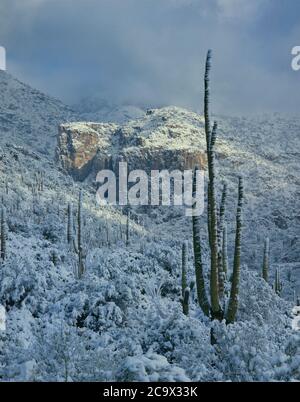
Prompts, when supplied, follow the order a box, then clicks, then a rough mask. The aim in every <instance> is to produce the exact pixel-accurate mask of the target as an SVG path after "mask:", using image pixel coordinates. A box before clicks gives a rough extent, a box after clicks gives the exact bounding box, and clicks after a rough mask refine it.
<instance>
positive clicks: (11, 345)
mask: <svg viewBox="0 0 300 402" xmlns="http://www.w3.org/2000/svg"><path fill="white" fill-rule="evenodd" d="M1 86H3V88H6V89H5V90H4V89H3V90H1V95H0V96H1V103H0V113H1V116H6V117H5V118H4V117H3V120H1V121H2V123H1V126H0V133H1V143H0V172H1V176H0V191H1V194H2V198H1V207H2V208H3V207H4V208H5V211H6V219H5V223H6V225H4V226H5V228H6V230H4V232H6V233H7V235H6V236H5V239H6V258H5V261H4V262H3V261H2V262H1V265H0V304H2V305H3V306H4V307H5V309H6V318H7V320H6V330H5V331H1V330H0V380H2V381H15V380H22V381H24V380H25V381H26V380H39V381H47V380H48V381H49V380H50V381H76V380H78V381H89V380H95V381H100V380H102V381H105V380H108V381H114V380H119V381H131V380H136V381H164V380H167V381H187V380H195V381H204V380H210V381H219V380H229V381H230V380H236V381H241V380H245V381H262V380H266V381H271V380H279V381H291V380H300V377H299V375H300V374H299V364H300V349H299V348H300V338H299V332H297V331H295V330H293V329H292V314H291V311H292V307H293V303H291V300H292V299H291V295H292V290H293V289H294V288H295V281H296V277H295V275H296V272H299V269H298V268H297V267H299V260H300V259H299V254H298V250H299V248H298V247H297V242H298V241H299V240H298V239H299V237H298V236H299V230H298V228H297V202H298V199H297V194H299V188H298V186H299V176H298V173H297V171H296V168H297V163H298V155H297V154H296V152H295V150H297V149H299V148H297V146H298V143H297V137H296V136H295V133H297V131H298V127H300V125H299V124H298V122H297V121H296V120H295V121H290V120H285V119H282V118H279V117H275V118H273V119H267V118H266V119H262V120H261V119H260V120H259V119H258V120H253V121H252V120H251V121H250V120H244V119H228V118H227V119H226V118H219V119H218V120H219V123H220V139H219V142H218V155H217V160H218V165H217V169H218V171H219V172H220V174H221V176H222V177H221V178H222V179H223V178H224V179H225V178H226V180H228V183H229V190H230V192H229V194H230V196H229V202H228V208H227V210H228V214H227V216H226V220H227V221H228V228H229V244H230V247H229V257H230V265H232V264H231V262H232V253H233V248H232V237H233V234H234V222H233V217H234V212H233V211H234V210H235V207H236V178H237V175H238V174H239V173H240V172H241V171H242V173H243V174H244V176H245V192H246V201H247V202H246V205H245V208H244V214H245V227H244V231H243V243H242V250H243V266H242V274H241V289H240V305H239V312H238V317H237V322H236V323H235V324H234V325H227V326H226V325H225V324H224V323H219V322H211V321H209V320H208V319H207V318H206V317H204V315H203V314H202V312H201V310H200V308H199V306H198V303H197V300H196V295H195V292H194V291H192V296H191V302H190V315H189V316H188V317H187V316H185V315H184V314H183V312H182V306H181V302H180V296H181V247H182V242H183V241H184V240H187V241H188V245H189V247H188V249H189V251H188V269H187V273H188V280H189V281H192V280H193V279H194V266H193V256H192V239H191V222H190V220H189V218H186V217H185V216H184V213H183V211H182V209H180V208H178V209H175V208H155V209H151V210H149V209H147V208H138V209H132V211H131V218H130V220H129V237H127V233H128V230H127V217H126V215H125V213H126V210H122V209H121V208H113V207H101V208H100V207H99V206H98V205H97V204H96V200H95V191H94V188H93V187H92V186H90V184H89V182H82V183H77V182H74V180H73V179H72V177H71V176H69V175H67V174H66V173H65V172H64V171H62V170H61V169H60V167H59V166H57V165H56V163H55V162H54V161H53V160H51V158H49V154H48V153H47V155H44V153H45V150H46V149H48V148H49V149H54V148H53V147H54V145H55V144H54V142H53V139H52V134H51V136H49V133H50V132H51V133H53V134H55V135H56V133H57V125H58V124H60V123H65V122H66V119H67V120H68V119H73V117H74V116H75V117H76V115H74V114H72V113H73V112H72V111H71V110H70V109H69V108H67V107H65V106H64V105H62V104H61V103H59V102H57V103H56V101H53V100H52V99H51V98H48V97H47V96H45V95H43V94H41V93H40V92H38V91H35V90H33V89H31V88H30V87H28V86H25V85H24V84H21V83H19V82H18V81H16V80H14V79H13V78H12V77H10V76H8V75H7V74H5V73H4V74H2V75H1ZM5 94H6V95H5ZM9 110H11V111H10V112H9ZM163 113H169V114H170V115H172V119H173V120H172V121H175V123H176V121H177V123H178V125H179V126H180V125H182V124H183V121H184V120H186V119H187V120H188V123H187V124H190V122H191V120H190V119H191V118H192V119H196V120H197V121H200V122H201V119H202V118H201V117H196V116H195V115H193V114H191V113H189V112H187V111H184V110H182V109H176V108H175V109H174V108H169V109H166V110H165V111H156V112H153V113H152V117H151V119H152V120H151V119H150V116H151V114H149V115H148V117H149V119H150V120H149V125H148V128H149V135H150V134H151V132H152V131H155V130H154V128H155V127H157V126H158V120H155V119H157V116H159V115H161V114H163ZM69 116H70V117H69ZM77 117H78V115H77ZM142 119H143V117H141V120H142ZM137 121H139V120H137ZM150 123H151V124H152V125H151V124H150ZM133 124H134V125H136V124H137V122H135V123H133ZM163 124H164V125H165V124H167V123H166V121H164V122H163ZM193 124H194V123H193ZM24 127H25V128H26V127H27V130H28V131H26V130H25V128H24ZM282 132H283V134H282V135H284V138H285V140H284V141H283V138H282V136H281V133H282ZM264 133H265V136H263V134H264ZM179 134H180V130H179ZM267 136H268V138H273V145H270V146H269V145H268V140H267V139H266V138H267ZM34 139H35V141H34ZM271 143H272V141H271ZM282 150H284V153H282V152H281V151H282ZM80 189H81V190H82V195H83V204H82V226H83V227H82V229H83V239H82V243H83V249H84V253H85V254H86V260H85V273H84V275H83V276H82V277H81V278H79V277H78V274H77V268H78V255H77V254H76V247H74V246H73V244H70V243H68V238H67V221H68V217H67V208H68V204H70V203H71V204H72V206H73V212H72V214H71V216H72V217H73V225H71V227H72V228H73V232H74V237H75V243H76V241H77V237H76V234H78V230H76V229H77V217H78V210H77V203H78V194H79V190H80ZM2 208H1V209H2ZM204 222H205V217H204V216H203V223H204ZM203 232H204V233H203V244H205V236H206V235H205V231H203ZM267 234H268V235H269V237H270V239H271V256H272V260H271V271H272V273H273V272H274V262H276V263H277V264H281V265H282V273H283V275H282V278H281V279H282V285H283V292H282V294H283V296H286V299H287V300H285V299H284V298H281V297H279V296H278V295H276V294H275V292H274V291H273V289H272V288H271V286H270V285H271V283H272V279H273V278H271V280H270V285H269V284H267V283H266V282H265V281H264V280H263V279H262V278H261V275H260V267H261V252H262V247H263V244H262V241H263V239H264V237H265V236H266V235H267ZM77 251H78V250H77ZM203 254H204V255H203V258H204V263H205V269H206V275H205V277H206V280H207V281H208V279H209V278H208V272H207V266H208V253H207V249H205V247H204V252H203ZM245 263H247V264H248V267H247V266H246V264H245ZM297 264H298V265H297ZM295 267H296V269H295V270H294V268H295ZM290 269H292V273H291V277H290V275H289V273H288V272H289V270H290ZM229 277H230V275H229ZM229 285H230V282H229V281H228V284H227V290H228V287H229ZM212 327H213V328H214V333H215V336H216V338H217V344H216V345H211V342H210V333H211V328H212Z"/></svg>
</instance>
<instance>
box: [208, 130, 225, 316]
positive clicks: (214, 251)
mask: <svg viewBox="0 0 300 402" xmlns="http://www.w3.org/2000/svg"><path fill="white" fill-rule="evenodd" d="M216 131H217V123H216V122H215V123H214V127H213V130H212V134H211V143H210V147H209V153H210V157H209V167H208V171H209V184H210V198H209V200H208V202H209V203H210V205H211V207H210V211H211V222H210V230H211V249H210V299H211V314H212V318H217V319H222V317H223V313H222V309H221V306H220V302H219V289H218V286H219V285H218V280H219V278H218V216H217V202H216V185H215V179H216V177H215V152H214V145H215V141H216Z"/></svg>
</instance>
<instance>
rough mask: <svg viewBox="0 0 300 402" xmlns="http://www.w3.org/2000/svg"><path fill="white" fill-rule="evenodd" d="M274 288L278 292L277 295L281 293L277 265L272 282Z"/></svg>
mask: <svg viewBox="0 0 300 402" xmlns="http://www.w3.org/2000/svg"><path fill="white" fill-rule="evenodd" d="M274 290H275V292H276V293H277V294H278V296H280V295H281V292H282V282H281V280H280V270H279V268H278V267H277V268H276V272H275V282H274Z"/></svg>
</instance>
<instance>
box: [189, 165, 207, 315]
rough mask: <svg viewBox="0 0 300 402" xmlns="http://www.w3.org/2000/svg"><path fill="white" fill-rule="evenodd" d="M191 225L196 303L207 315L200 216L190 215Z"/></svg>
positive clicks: (194, 184) (195, 172)
mask: <svg viewBox="0 0 300 402" xmlns="http://www.w3.org/2000/svg"><path fill="white" fill-rule="evenodd" d="M197 170H198V168H197V167H196V168H195V169H194V177H193V196H195V194H196V174H197ZM192 226H193V248H194V263H195V274H196V288H197V297H198V303H199V305H200V307H201V309H202V311H203V312H204V314H205V315H207V316H209V312H210V305H209V302H208V298H207V294H206V290H205V281H204V272H203V263H202V251H201V235H200V217H199V216H197V215H195V216H193V217H192Z"/></svg>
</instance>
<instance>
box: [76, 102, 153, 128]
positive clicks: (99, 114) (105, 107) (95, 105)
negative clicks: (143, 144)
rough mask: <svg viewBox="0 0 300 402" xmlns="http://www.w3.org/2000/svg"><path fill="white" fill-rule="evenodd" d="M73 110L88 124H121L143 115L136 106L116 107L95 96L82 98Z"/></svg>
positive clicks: (141, 110)
mask: <svg viewBox="0 0 300 402" xmlns="http://www.w3.org/2000/svg"><path fill="white" fill-rule="evenodd" d="M73 109H74V110H75V111H76V112H77V113H79V114H80V116H81V120H82V121H90V122H97V121H98V122H103V123H120V124H121V123H126V122H128V121H130V120H135V119H138V118H140V117H143V116H144V115H145V111H144V110H143V109H141V108H140V107H138V106H133V105H116V104H114V103H112V102H109V101H106V100H104V99H103V98H101V97H97V96H96V95H95V96H91V97H86V98H83V99H82V100H81V101H79V102H78V103H77V104H75V105H74V106H73Z"/></svg>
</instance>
